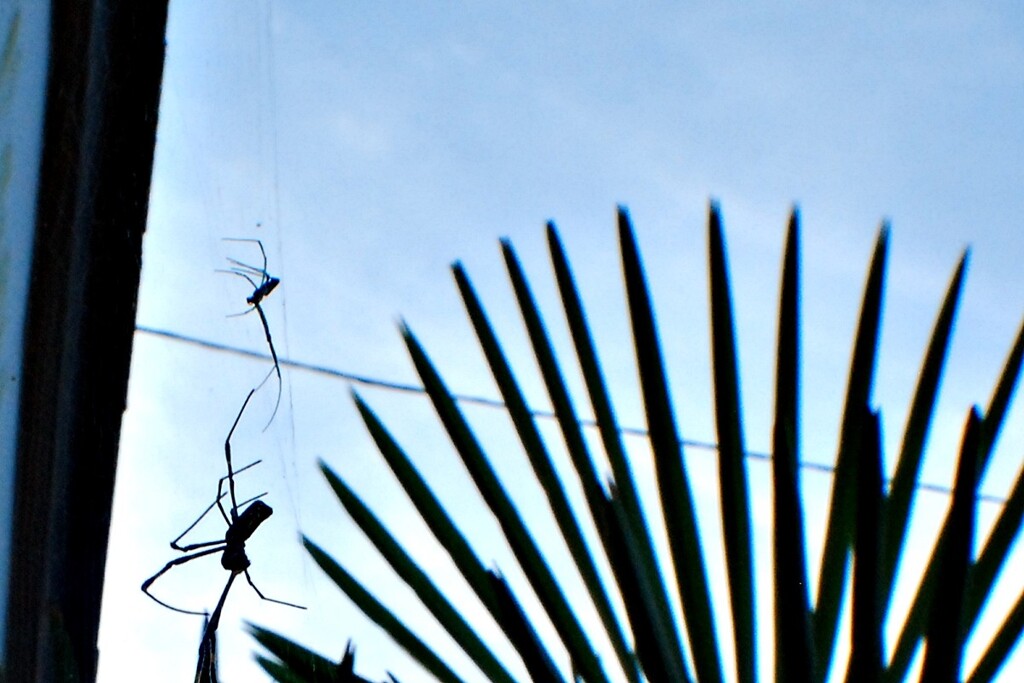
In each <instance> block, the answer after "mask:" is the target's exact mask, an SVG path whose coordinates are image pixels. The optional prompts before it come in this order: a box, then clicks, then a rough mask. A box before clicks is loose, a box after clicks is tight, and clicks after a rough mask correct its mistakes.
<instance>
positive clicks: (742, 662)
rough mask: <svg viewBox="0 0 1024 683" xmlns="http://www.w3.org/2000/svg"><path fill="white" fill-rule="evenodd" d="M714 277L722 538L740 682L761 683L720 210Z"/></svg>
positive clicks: (712, 234)
mask: <svg viewBox="0 0 1024 683" xmlns="http://www.w3.org/2000/svg"><path fill="white" fill-rule="evenodd" d="M708 278H709V280H710V283H709V291H710V296H711V352H712V364H713V367H714V390H715V421H716V425H717V427H718V486H719V494H720V496H721V501H722V502H721V508H722V536H723V540H724V541H725V559H726V564H727V569H728V573H729V598H730V605H731V607H732V622H733V638H734V640H735V643H736V672H737V680H738V681H739V683H754V682H755V681H756V680H757V669H756V666H755V665H756V664H757V638H756V626H755V621H754V615H755V604H754V567H753V559H752V557H751V556H752V541H751V537H750V499H749V494H748V492H747V467H746V462H745V457H746V448H745V446H744V444H743V415H742V409H741V407H740V382H739V372H738V371H737V364H738V361H737V358H736V331H735V328H734V326H733V313H732V294H731V293H730V288H729V267H728V264H727V262H726V255H725V241H724V239H723V237H722V221H721V217H720V215H719V211H718V206H716V205H715V204H712V205H711V208H710V211H709V216H708Z"/></svg>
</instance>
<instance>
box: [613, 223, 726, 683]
mask: <svg viewBox="0 0 1024 683" xmlns="http://www.w3.org/2000/svg"><path fill="white" fill-rule="evenodd" d="M619 243H620V246H621V249H622V265H623V276H624V278H625V281H626V295H627V300H628V301H629V315H630V321H631V326H632V329H633V345H634V348H635V351H636V361H637V367H638V369H639V373H640V386H641V390H642V393H643V399H644V409H645V411H646V413H647V426H648V432H649V435H650V440H651V450H652V452H653V454H654V468H655V474H656V477H657V482H658V491H659V494H660V496H659V497H660V498H661V506H662V513H663V515H664V519H665V527H666V530H667V531H668V537H669V550H670V553H671V556H672V561H673V564H674V565H675V570H676V582H677V585H678V590H679V597H680V600H681V602H682V605H683V616H684V618H685V621H686V629H687V634H688V640H689V642H690V651H691V652H692V653H693V660H694V669H695V670H696V673H697V678H698V679H699V680H701V681H708V683H719V682H720V681H721V680H722V667H721V657H720V655H719V652H718V639H717V638H716V633H715V627H714V623H715V622H714V616H713V615H712V612H711V598H710V593H709V591H708V582H707V575H706V569H705V565H704V556H703V553H702V551H701V547H700V538H699V532H698V530H697V521H696V513H695V512H694V507H693V495H692V493H691V492H690V484H689V481H688V480H687V477H686V472H685V464H684V461H683V454H682V452H681V448H680V439H679V436H678V432H677V431H676V426H675V419H674V418H673V416H672V408H671V400H670V398H669V394H668V382H667V379H666V377H665V367H664V364H663V362H662V355H661V349H660V345H659V343H658V338H657V332H656V330H655V324H654V313H653V311H652V309H651V301H650V296H649V293H648V290H647V284H646V282H645V278H644V274H643V269H642V266H641V263H640V254H639V251H638V249H637V246H636V240H635V239H634V237H633V232H632V227H631V226H630V223H629V217H628V216H627V215H626V213H625V210H624V209H621V208H620V210H619Z"/></svg>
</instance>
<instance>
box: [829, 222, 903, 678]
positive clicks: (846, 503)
mask: <svg viewBox="0 0 1024 683" xmlns="http://www.w3.org/2000/svg"><path fill="white" fill-rule="evenodd" d="M888 250H889V228H888V226H886V225H883V226H882V229H881V230H880V231H879V233H878V239H877V240H876V241H875V250H874V254H873V255H872V257H871V267H870V269H869V270H868V277H867V283H866V284H865V286H864V296H863V298H862V300H861V307H860V317H859V320H858V323H857V334H856V338H855V340H854V344H853V359H852V360H851V362H850V374H849V379H848V381H847V387H846V400H845V404H844V407H843V422H842V427H841V428H840V434H839V453H838V454H837V455H836V472H835V476H834V477H833V478H832V482H833V485H832V501H831V504H830V507H829V517H828V526H827V527H826V531H825V548H824V550H823V552H822V560H821V571H820V573H819V575H818V599H817V603H816V605H815V610H814V622H813V623H814V643H815V654H816V661H815V671H814V674H815V680H817V681H818V682H819V683H822V682H823V681H824V680H825V677H826V676H827V675H828V670H829V667H830V666H831V662H832V654H833V650H834V649H835V639H836V634H837V631H838V625H839V607H840V601H841V600H842V598H843V586H844V585H845V583H846V572H847V562H848V558H849V554H848V550H849V547H850V543H851V541H852V536H851V534H852V533H853V527H854V520H853V512H854V506H855V504H856V503H855V495H854V488H855V484H856V482H857V473H856V465H857V462H856V455H857V453H859V452H860V448H861V447H860V444H859V439H860V437H861V428H860V425H861V420H862V412H863V410H864V406H866V405H868V404H869V401H870V398H871V386H872V384H873V382H874V376H875V358H876V355H877V349H878V332H879V328H880V321H881V316H882V290H883V287H884V282H885V263H886V257H887V254H888Z"/></svg>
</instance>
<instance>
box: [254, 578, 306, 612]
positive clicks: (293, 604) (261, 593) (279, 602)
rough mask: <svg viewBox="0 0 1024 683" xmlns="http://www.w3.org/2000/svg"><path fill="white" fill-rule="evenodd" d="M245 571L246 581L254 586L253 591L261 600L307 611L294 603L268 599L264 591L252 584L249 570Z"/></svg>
mask: <svg viewBox="0 0 1024 683" xmlns="http://www.w3.org/2000/svg"><path fill="white" fill-rule="evenodd" d="M243 571H244V573H245V580H246V581H248V582H249V585H250V586H252V589H253V590H254V591H256V595H258V596H260V598H262V599H263V600H266V601H267V602H276V603H277V604H279V605H284V606H286V607H294V608H295V609H306V608H305V607H303V606H302V605H296V604H295V603H293V602H285V601H284V600H275V599H274V598H268V597H267V596H266V595H264V594H263V591H261V590H260V589H259V588H257V587H256V584H255V583H253V582H252V577H251V576H249V570H248V569H246V570H243Z"/></svg>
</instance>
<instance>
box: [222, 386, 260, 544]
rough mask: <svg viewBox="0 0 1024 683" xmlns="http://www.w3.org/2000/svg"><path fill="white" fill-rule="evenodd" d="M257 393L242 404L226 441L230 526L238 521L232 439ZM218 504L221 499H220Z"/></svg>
mask: <svg viewBox="0 0 1024 683" xmlns="http://www.w3.org/2000/svg"><path fill="white" fill-rule="evenodd" d="M255 393H256V390H255V389H252V390H251V391H250V392H249V395H248V396H246V397H245V401H243V402H242V408H241V410H239V411H238V415H236V416H235V422H234V424H232V425H231V430H230V431H228V437H227V438H226V439H224V458H225V460H227V463H228V491H229V493H230V494H231V521H230V522H228V526H230V525H231V524H233V523H235V522H236V521H237V520H238V499H237V498H235V473H234V471H233V470H232V469H231V437H232V435H233V434H234V433H235V428H236V427H237V426H238V421H239V420H241V419H242V413H244V412H245V407H246V406H247V405H249V399H251V398H252V395H253V394H255ZM217 490H218V491H219V490H220V484H218V489H217ZM217 500H218V503H219V502H220V499H219V498H218V499H217ZM219 507H220V511H221V513H223V512H224V507H223V506H219Z"/></svg>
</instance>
